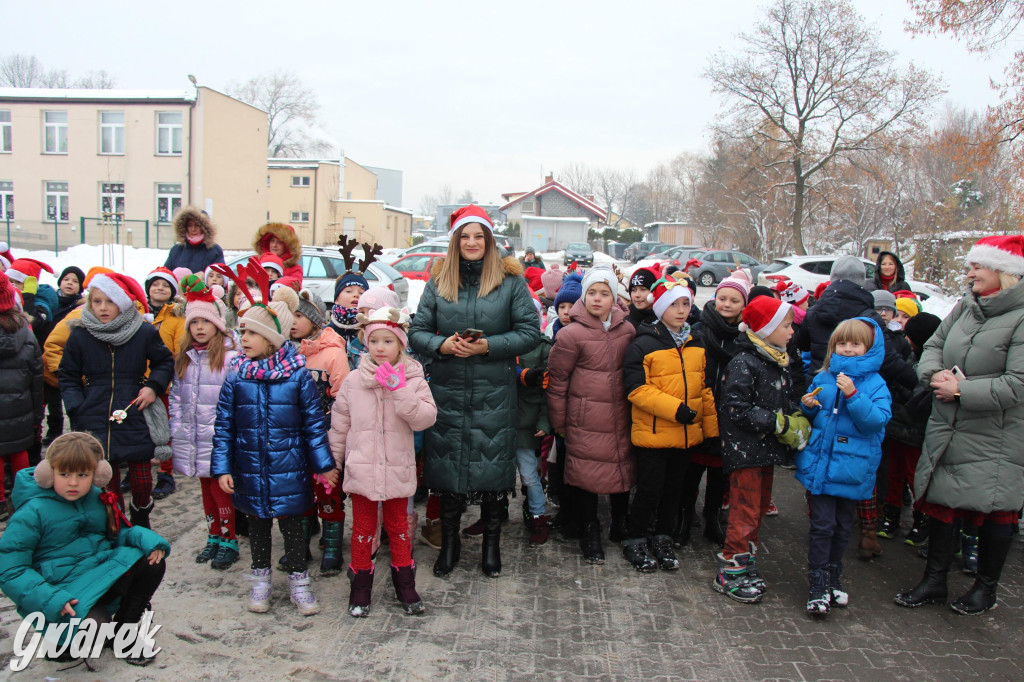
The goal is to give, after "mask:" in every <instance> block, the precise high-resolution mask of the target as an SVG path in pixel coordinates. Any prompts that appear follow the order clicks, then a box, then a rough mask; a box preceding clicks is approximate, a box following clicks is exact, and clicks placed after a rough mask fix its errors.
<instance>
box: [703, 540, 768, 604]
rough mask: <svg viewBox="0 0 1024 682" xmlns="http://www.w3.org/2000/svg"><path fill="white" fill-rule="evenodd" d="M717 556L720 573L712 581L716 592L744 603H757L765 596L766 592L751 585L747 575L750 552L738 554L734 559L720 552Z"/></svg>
mask: <svg viewBox="0 0 1024 682" xmlns="http://www.w3.org/2000/svg"><path fill="white" fill-rule="evenodd" d="M715 558H716V559H717V560H718V574H717V575H716V576H715V579H714V580H713V581H712V583H711V586H712V587H713V588H714V589H715V592H721V593H722V594H724V595H725V596H727V597H730V598H732V599H735V600H736V601H738V602H742V603H744V604H756V603H757V602H759V601H761V599H763V598H764V592H762V591H761V590H759V589H757V588H756V587H754V586H753V585H751V584H750V578H749V577H748V576H747V566H748V564H749V563H750V555H749V554H736V555H734V556H733V558H732V559H726V558H725V556H724V555H723V554H722V553H721V552H719V553H718V554H716V555H715Z"/></svg>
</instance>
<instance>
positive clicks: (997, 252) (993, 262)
mask: <svg viewBox="0 0 1024 682" xmlns="http://www.w3.org/2000/svg"><path fill="white" fill-rule="evenodd" d="M964 260H966V261H967V263H968V265H970V264H974V265H978V266H981V267H983V268H988V269H989V270H996V271H998V272H1005V273H1006V274H1008V275H1014V276H1016V277H1021V276H1024V237H1022V236H1021V235H1019V234H1010V235H998V236H996V235H993V236H991V237H982V238H981V239H979V240H978V242H977V243H976V244H975V245H974V246H972V247H971V250H970V251H968V252H967V255H966V256H965V257H964Z"/></svg>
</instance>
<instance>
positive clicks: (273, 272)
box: [263, 268, 281, 282]
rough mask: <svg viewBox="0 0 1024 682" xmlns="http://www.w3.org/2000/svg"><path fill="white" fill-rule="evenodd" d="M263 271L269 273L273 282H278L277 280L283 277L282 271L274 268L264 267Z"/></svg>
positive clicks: (268, 275)
mask: <svg viewBox="0 0 1024 682" xmlns="http://www.w3.org/2000/svg"><path fill="white" fill-rule="evenodd" d="M263 271H264V272H265V273H267V277H269V278H270V281H271V282H276V281H277V280H279V279H281V273H279V272H278V271H277V270H275V269H274V268H263Z"/></svg>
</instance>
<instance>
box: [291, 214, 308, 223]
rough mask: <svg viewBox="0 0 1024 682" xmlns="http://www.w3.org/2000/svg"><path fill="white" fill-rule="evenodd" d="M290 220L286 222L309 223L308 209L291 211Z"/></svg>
mask: <svg viewBox="0 0 1024 682" xmlns="http://www.w3.org/2000/svg"><path fill="white" fill-rule="evenodd" d="M290 213H291V220H289V221H288V222H291V223H297V224H307V223H309V211H291V212H290Z"/></svg>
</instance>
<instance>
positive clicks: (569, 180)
mask: <svg viewBox="0 0 1024 682" xmlns="http://www.w3.org/2000/svg"><path fill="white" fill-rule="evenodd" d="M595 175H596V173H595V172H594V169H593V168H591V167H590V166H588V165H586V164H583V163H576V162H575V161H574V162H572V163H570V164H569V165H568V166H566V167H564V168H563V169H562V170H561V171H559V173H558V178H559V181H560V182H561V183H562V184H563V185H565V186H566V187H568V188H569V189H571V190H572V191H574V192H576V193H577V194H596V191H595V185H596V184H597V183H596V182H595V181H594V177H595Z"/></svg>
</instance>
